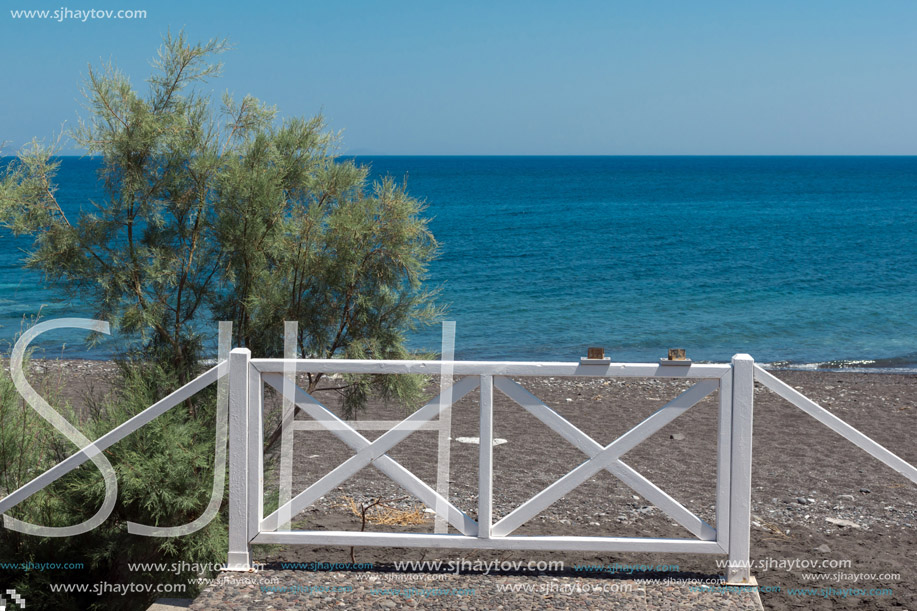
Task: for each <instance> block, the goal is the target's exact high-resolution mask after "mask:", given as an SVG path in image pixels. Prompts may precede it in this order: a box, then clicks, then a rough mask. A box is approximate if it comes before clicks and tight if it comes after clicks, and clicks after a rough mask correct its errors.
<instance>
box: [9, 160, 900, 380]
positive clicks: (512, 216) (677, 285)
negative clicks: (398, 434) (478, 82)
mask: <svg viewBox="0 0 917 611" xmlns="http://www.w3.org/2000/svg"><path fill="white" fill-rule="evenodd" d="M357 160H358V161H359V162H360V163H365V164H368V165H370V166H371V167H372V172H373V174H374V175H376V176H381V175H386V174H388V175H392V176H394V177H396V178H398V179H399V180H400V179H402V178H405V177H406V179H407V184H408V190H409V192H410V193H411V194H412V195H414V196H415V197H418V198H422V199H423V200H425V201H426V203H427V205H428V208H427V215H428V216H429V217H431V219H432V220H431V223H430V226H431V228H432V231H433V233H434V235H435V236H436V238H437V240H438V241H439V242H440V244H441V248H442V251H441V256H440V257H439V259H438V260H437V261H436V262H435V263H434V264H433V265H432V267H431V270H430V271H431V278H430V281H431V283H433V284H435V285H441V286H442V288H443V292H442V300H443V302H445V303H446V304H448V306H449V314H448V316H447V319H448V320H454V321H456V344H455V346H456V355H457V357H458V358H463V359H501V360H502V359H512V360H574V359H577V358H578V357H580V356H584V355H585V352H586V348H587V347H588V346H603V347H604V348H605V350H606V353H607V354H609V355H610V356H611V357H612V358H613V359H614V360H616V361H655V360H657V359H658V358H660V357H664V356H665V355H666V351H667V349H668V348H674V347H679V348H685V349H686V350H687V352H688V356H689V357H690V358H692V359H694V360H701V361H725V360H728V359H729V358H730V357H731V356H732V355H733V354H736V353H739V352H747V353H749V354H751V355H752V356H753V357H755V359H756V360H757V361H759V362H766V363H779V364H781V365H784V366H792V367H800V368H815V367H826V368H836V369H869V370H874V371H892V370H898V369H911V370H913V369H914V368H915V367H917V157H359V158H357ZM97 164H98V161H97V160H95V159H91V158H64V159H63V165H62V168H61V171H60V174H59V177H58V179H59V183H60V190H59V200H60V201H61V204H62V205H63V206H64V207H65V209H67V210H68V212H69V213H71V214H77V213H78V212H77V211H78V210H79V209H80V208H81V207H83V208H85V207H87V206H88V205H89V203H88V202H89V200H91V199H96V200H100V199H101V198H102V196H101V193H100V190H99V187H98V185H97V183H96V175H95V169H96V167H97ZM0 239H2V242H0V243H2V248H0V325H2V327H0V340H5V341H11V340H13V338H14V337H15V334H16V333H17V332H18V331H19V329H20V328H21V326H22V322H23V320H24V318H28V317H30V316H33V315H35V314H36V313H37V312H38V310H39V308H41V309H42V316H43V317H44V318H45V319H47V318H55V317H59V316H87V317H91V316H92V315H93V307H92V304H91V303H88V302H86V301H83V300H81V299H80V298H79V295H67V294H63V293H62V292H61V291H60V290H58V289H53V288H49V287H47V286H46V285H45V284H43V282H42V279H41V277H40V276H38V275H36V274H34V273H31V272H25V271H23V270H22V269H21V267H20V265H21V258H22V252H23V249H26V248H27V247H28V242H27V241H25V240H22V239H16V238H13V237H11V236H10V235H9V234H8V233H7V232H5V230H2V229H0ZM215 330H216V329H215V325H214V335H215ZM278 332H280V330H278ZM80 338H81V336H80V335H79V334H75V335H69V336H65V335H59V336H54V337H52V336H50V335H49V336H48V337H47V338H45V339H44V340H43V342H42V344H41V345H42V347H43V350H44V351H45V354H43V355H44V356H60V355H63V356H65V357H70V358H109V357H111V356H113V355H114V354H116V353H117V352H118V351H120V350H122V349H123V343H121V344H119V343H118V342H117V341H113V342H108V343H102V344H101V345H99V346H96V347H92V348H89V347H86V346H85V345H83V344H82V343H81V339H80ZM65 340H66V342H67V343H66V346H64V347H62V346H61V344H62V342H64V341H65ZM411 345H412V346H413V347H415V348H427V349H431V350H434V351H438V348H439V345H440V332H439V329H438V328H431V329H428V330H427V331H424V332H421V333H418V334H415V335H414V336H412V337H411Z"/></svg>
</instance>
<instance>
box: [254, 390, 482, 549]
mask: <svg viewBox="0 0 917 611" xmlns="http://www.w3.org/2000/svg"><path fill="white" fill-rule="evenodd" d="M263 376H264V381H265V382H266V383H267V384H269V385H271V386H273V387H274V388H275V389H277V390H278V391H279V392H280V393H283V392H284V390H283V388H284V378H283V376H282V375H281V374H270V373H265V374H263ZM479 384H480V378H479V377H477V376H469V377H466V378H463V379H462V380H460V381H459V382H457V383H456V384H455V385H454V386H453V387H452V401H453V402H455V401H458V400H459V399H461V398H462V397H464V396H465V395H466V394H468V393H469V392H471V391H472V390H474V389H475V388H477V387H478V385H479ZM295 393H296V396H295V398H292V400H294V401H295V403H296V405H298V406H299V407H301V408H302V409H303V410H304V411H305V412H306V413H307V414H309V416H311V417H312V418H313V419H315V420H316V421H318V422H320V423H321V424H322V425H323V426H325V428H326V429H328V430H329V431H330V432H331V433H333V434H334V435H335V436H336V437H338V438H339V439H340V440H341V441H343V442H344V443H345V444H347V446H349V447H350V448H351V449H352V450H355V451H356V452H357V453H356V454H354V455H353V456H352V457H350V458H349V459H347V460H346V461H344V462H343V463H341V464H340V465H339V466H338V467H336V468H335V469H333V470H332V471H331V472H329V473H328V474H326V475H325V476H324V477H322V478H320V479H319V480H318V481H317V482H315V483H313V484H312V485H311V486H309V487H308V488H306V489H305V490H304V491H302V492H301V493H299V494H298V495H296V496H295V497H294V498H293V499H292V500H290V501H289V502H288V503H286V504H285V505H284V506H282V507H280V508H278V509H277V511H275V512H273V513H272V514H271V515H269V516H267V517H266V518H264V520H262V522H261V529H260V530H262V531H273V530H277V528H278V526H279V518H280V515H281V514H282V513H283V512H284V511H286V512H288V513H286V514H285V515H295V514H297V513H299V512H300V511H302V510H303V509H305V508H306V507H308V506H309V505H311V504H312V503H314V502H315V501H317V500H318V499H320V498H321V497H322V496H324V495H326V494H327V493H328V492H330V491H331V490H333V489H334V488H335V487H337V486H338V485H340V484H341V483H342V482H344V481H346V480H347V479H349V478H350V477H351V476H353V475H354V474H356V473H357V472H358V471H359V470H360V469H362V468H363V467H365V466H366V465H369V464H372V465H373V466H375V467H376V468H378V469H379V470H380V471H382V472H383V473H385V474H386V475H388V476H389V477H390V478H392V480H393V481H394V482H396V483H397V484H399V485H401V486H402V487H403V488H404V489H405V490H407V491H408V492H410V493H411V494H413V495H414V496H416V497H417V498H419V499H420V500H421V501H422V502H423V503H424V504H425V505H427V507H432V508H434V509H435V508H436V507H437V506H438V505H437V503H440V505H439V506H440V507H445V508H446V515H445V516H443V517H445V518H446V519H447V520H448V521H449V523H450V524H452V525H453V526H454V527H455V528H456V529H457V530H459V531H460V532H461V533H462V534H465V535H474V534H476V533H477V528H478V526H477V522H475V521H474V520H472V519H471V518H470V517H468V516H467V515H466V514H465V513H464V512H462V510H460V509H459V508H457V507H456V506H455V505H453V504H452V503H451V502H449V500H448V499H445V498H443V497H442V496H441V495H440V494H439V493H438V492H436V491H435V490H434V489H433V488H431V487H430V486H428V485H427V484H426V483H425V482H424V481H423V480H421V479H420V478H418V477H417V476H416V475H414V474H413V473H411V472H410V471H408V470H407V469H405V468H404V467H403V466H402V465H401V464H400V463H398V462H397V461H395V460H393V459H392V458H391V457H389V456H386V455H385V453H386V452H388V451H389V450H390V449H391V448H392V447H394V446H395V445H397V444H398V443H400V442H401V441H403V440H404V439H405V438H406V437H408V435H410V434H411V433H413V432H414V431H415V430H417V426H416V425H417V424H418V423H421V422H426V421H428V420H430V419H432V418H433V417H434V416H436V415H438V414H439V413H440V411H441V409H442V408H443V407H444V405H440V402H439V397H437V398H435V399H433V400H432V401H430V402H429V403H427V404H426V405H425V406H423V407H422V408H420V409H419V410H417V411H416V412H414V413H413V414H411V415H410V416H408V417H407V418H405V419H404V420H402V421H401V422H399V423H398V424H397V425H395V426H394V427H393V428H392V429H391V430H389V431H388V432H386V433H384V434H383V435H381V436H379V437H378V438H377V439H376V440H375V441H373V442H370V441H369V440H368V439H367V438H366V437H364V436H363V435H361V434H360V433H358V432H357V431H356V429H354V428H353V427H351V426H350V425H349V424H347V423H346V422H345V421H343V420H341V419H340V418H338V417H337V416H335V415H334V414H333V413H332V412H331V411H329V410H328V408H326V407H325V406H323V405H322V404H321V403H319V402H318V401H316V400H315V398H313V397H312V396H311V395H309V394H308V393H307V392H305V391H304V390H302V389H301V388H299V387H298V386H297V387H295ZM286 398H288V399H291V397H286Z"/></svg>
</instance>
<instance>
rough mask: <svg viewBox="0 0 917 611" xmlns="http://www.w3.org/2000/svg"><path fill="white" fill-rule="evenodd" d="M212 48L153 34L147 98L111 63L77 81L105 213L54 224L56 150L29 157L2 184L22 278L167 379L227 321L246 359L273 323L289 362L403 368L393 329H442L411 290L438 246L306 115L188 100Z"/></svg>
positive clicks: (62, 218) (80, 139)
mask: <svg viewBox="0 0 917 611" xmlns="http://www.w3.org/2000/svg"><path fill="white" fill-rule="evenodd" d="M226 48H227V45H226V43H225V42H224V41H211V42H209V43H207V44H204V45H190V44H189V43H187V41H186V40H185V38H184V35H179V36H177V37H172V36H166V38H165V39H164V43H163V46H162V48H161V49H160V53H159V59H158V61H157V62H155V64H154V66H155V69H156V71H155V72H154V74H153V76H151V77H150V79H149V81H148V82H149V89H148V91H147V93H146V94H145V95H141V94H140V93H138V92H137V90H135V89H134V87H133V86H132V85H131V83H130V82H129V80H128V79H127V77H126V76H125V75H123V74H122V73H120V72H118V71H117V70H116V69H115V68H113V67H112V66H106V67H104V68H103V69H102V70H101V71H99V70H95V69H90V71H89V77H88V79H87V82H86V87H85V96H86V100H87V104H86V106H87V110H88V111H89V116H88V118H87V119H85V120H84V121H82V122H81V123H80V126H79V128H78V129H76V130H75V131H74V132H73V134H72V136H73V137H74V139H75V141H76V143H78V144H79V145H81V146H83V147H84V148H85V149H86V150H87V151H88V152H89V153H92V154H99V155H101V157H102V159H103V160H104V162H103V166H102V169H101V171H100V174H99V180H100V181H101V182H102V184H103V185H104V190H105V193H106V197H105V200H104V201H102V202H93V209H91V210H87V211H84V213H83V214H82V215H80V217H79V219H75V220H71V219H68V218H67V217H66V215H65V214H64V213H63V211H62V210H61V208H60V206H59V205H58V204H57V200H56V197H55V186H54V175H55V171H56V170H57V164H58V162H57V161H55V159H54V157H53V155H52V154H53V152H54V150H55V149H54V147H44V146H41V145H40V144H37V143H33V144H32V145H31V146H29V147H26V148H25V149H24V150H23V151H22V152H21V153H20V155H19V157H18V159H17V160H16V162H14V163H13V164H11V165H10V166H9V167H8V168H7V170H6V175H5V176H4V177H3V179H2V180H0V224H3V225H5V226H6V227H8V228H9V229H11V230H12V231H13V232H15V233H17V234H30V235H32V236H34V239H35V242H34V248H33V250H32V251H31V253H30V255H29V258H28V260H27V265H28V266H29V267H31V268H34V269H38V270H41V271H42V272H44V274H45V275H46V277H47V278H48V279H49V280H50V281H52V282H55V283H57V284H59V285H61V286H63V287H65V288H67V289H69V290H78V291H80V292H81V293H82V294H85V295H87V296H88V297H90V298H91V299H92V301H93V302H94V303H98V304H99V305H98V313H97V315H98V317H99V318H102V319H105V320H108V321H109V322H111V323H112V324H113V325H114V326H115V327H116V328H118V329H119V330H120V331H121V332H122V333H136V334H139V335H140V336H141V337H142V345H143V347H144V354H145V356H147V357H152V358H154V359H155V360H156V361H157V362H158V363H160V364H162V365H163V366H166V367H168V368H170V369H171V370H173V371H175V372H176V373H177V374H178V379H179V381H181V382H185V381H188V380H189V379H190V376H191V375H192V372H193V371H194V369H195V366H196V365H195V364H196V362H197V361H198V357H199V354H200V343H201V342H200V337H199V335H198V333H197V332H196V331H195V329H196V328H200V326H201V325H200V323H202V322H203V321H204V320H206V319H208V318H216V319H218V320H230V321H233V322H234V323H235V324H234V331H233V332H234V340H235V344H236V345H241V346H247V347H249V348H251V349H252V351H253V352H254V353H255V354H257V355H259V356H274V355H279V354H280V353H281V350H280V347H281V337H282V322H283V321H284V320H288V321H294V320H295V321H298V322H299V325H300V326H299V329H300V335H299V350H300V352H301V354H302V355H304V356H311V357H317V358H333V357H335V356H350V357H353V356H358V355H359V356H361V357H363V358H392V357H395V356H404V355H405V350H404V341H405V332H406V331H408V330H410V329H412V328H414V327H416V326H417V325H423V324H428V323H430V322H431V321H433V320H435V319H436V318H437V316H439V314H440V310H439V309H438V308H437V307H436V306H435V305H434V300H435V297H436V292H435V291H431V290H429V289H427V288H425V287H424V281H425V279H426V276H427V266H428V264H429V262H430V261H431V260H432V259H433V258H434V257H435V256H436V252H437V244H436V241H435V240H434V238H433V236H432V235H431V233H430V231H429V229H428V219H426V218H424V217H423V210H424V207H423V205H422V203H421V202H419V201H417V200H416V199H414V198H411V197H410V196H409V195H408V194H407V192H406V189H405V186H404V185H397V184H396V183H395V182H394V181H393V180H391V179H385V180H382V181H380V182H377V183H375V184H372V185H370V184H369V181H368V171H367V169H366V168H364V167H360V166H358V165H356V164H355V163H354V162H352V161H345V160H341V159H338V158H336V157H335V152H336V148H337V145H338V139H337V136H336V135H335V134H332V133H330V132H328V131H327V129H326V126H325V123H324V120H323V119H322V117H321V116H317V117H314V118H312V119H304V118H290V119H286V120H278V119H277V118H276V111H275V110H274V109H272V108H269V107H267V106H265V105H264V104H263V103H261V102H259V101H258V100H256V99H255V98H252V97H251V96H246V97H245V98H243V99H242V100H241V102H239V101H236V100H234V99H233V98H232V97H231V96H230V95H228V94H227V95H225V96H224V97H223V101H222V106H221V108H220V109H218V110H214V109H213V108H212V104H211V100H210V98H209V97H207V96H206V95H203V94H202V93H201V91H200V90H199V88H198V87H197V85H198V84H199V83H202V82H205V81H207V80H208V79H210V78H213V77H215V76H216V75H217V74H218V73H219V65H218V64H214V63H212V62H211V59H212V57H213V56H214V55H216V54H219V53H221V52H223V51H224V50H225V49H226ZM321 377H322V376H321V375H318V376H314V378H313V379H312V380H310V390H313V391H314V390H316V388H317V387H318V386H317V385H318V381H319V380H320V379H321ZM417 385H418V383H417V381H416V380H415V381H411V380H408V381H406V382H404V386H403V387H402V388H401V390H400V391H398V392H395V393H394V394H393V396H400V397H403V396H407V395H408V394H410V392H409V391H410V389H412V388H414V387H416V386H417ZM358 394H359V393H351V396H352V397H356V396H358ZM351 405H354V406H355V405H356V404H353V403H351Z"/></svg>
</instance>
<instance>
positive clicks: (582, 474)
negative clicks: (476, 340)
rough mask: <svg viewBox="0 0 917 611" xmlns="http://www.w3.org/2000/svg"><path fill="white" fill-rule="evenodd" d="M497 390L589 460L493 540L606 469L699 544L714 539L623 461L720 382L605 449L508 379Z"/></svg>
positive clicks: (497, 529) (498, 528)
mask: <svg viewBox="0 0 917 611" xmlns="http://www.w3.org/2000/svg"><path fill="white" fill-rule="evenodd" d="M494 386H496V387H497V388H498V389H500V390H501V391H502V392H503V394H505V395H506V396H507V397H509V398H510V399H512V400H513V401H515V402H516V403H518V404H519V405H521V406H522V407H524V408H525V409H526V411H528V412H529V413H530V414H532V415H533V416H535V417H536V418H538V419H539V420H540V421H541V422H543V423H544V424H545V425H547V426H548V428H550V429H551V430H553V431H555V432H556V433H559V434H560V436H561V437H563V438H564V439H566V440H567V441H568V442H569V443H571V444H572V445H574V446H576V447H577V448H578V449H579V450H581V451H582V452H583V453H584V454H586V455H587V456H589V460H587V461H586V462H584V463H582V464H581V465H580V466H578V467H577V468H575V469H574V470H573V471H571V472H570V473H568V474H567V475H565V476H563V477H562V478H560V479H559V480H557V481H556V482H554V483H553V484H551V485H550V486H548V487H547V488H545V489H544V490H542V491H541V492H540V493H538V494H537V495H535V496H534V497H532V498H531V499H529V500H528V501H526V502H525V503H524V504H522V505H520V506H519V507H518V508H516V509H515V510H514V511H512V512H511V513H509V514H508V515H506V516H505V517H504V518H503V519H502V520H500V521H499V522H497V523H496V524H494V525H493V528H492V530H491V534H492V536H495V537H504V536H506V535H508V534H510V533H511V532H513V531H514V530H516V529H517V528H519V526H521V525H522V524H524V523H525V522H527V521H529V520H531V519H532V518H534V517H535V516H536V515H538V514H539V513H541V512H542V511H544V510H545V509H547V508H548V507H549V506H550V505H551V504H553V503H554V502H556V501H557V500H559V499H560V498H561V497H563V496H564V495H566V494H568V493H569V492H571V491H572V490H573V489H574V488H576V487H577V486H579V485H580V484H582V483H583V482H585V481H587V480H588V479H589V478H590V477H592V476H593V475H595V474H596V473H598V472H599V471H602V470H603V469H604V470H607V471H608V472H610V473H611V474H612V475H614V476H615V477H617V478H618V479H620V480H621V481H622V482H623V483H624V484H626V485H627V486H629V487H630V488H631V489H632V490H634V491H635V492H637V493H638V494H640V495H641V496H643V497H644V498H645V499H646V500H648V501H649V502H651V503H653V504H654V505H656V506H657V507H659V508H660V509H661V510H662V511H663V512H665V513H666V515H668V516H669V517H671V518H672V519H673V520H675V521H676V522H678V523H679V524H681V525H682V526H684V527H685V528H686V529H687V530H688V531H690V532H691V533H692V534H694V535H695V536H696V537H697V538H699V539H701V540H704V541H713V540H715V539H716V530H715V529H714V528H713V527H711V526H710V525H709V524H707V523H706V522H704V521H703V520H701V519H700V518H698V517H697V516H696V515H694V514H693V513H691V512H690V511H689V510H688V509H686V508H685V507H684V506H683V505H682V504H681V503H679V502H678V501H676V500H675V499H673V498H672V497H670V496H669V495H668V494H666V493H665V492H663V491H662V490H660V489H659V488H658V487H657V486H656V485H655V484H653V483H652V482H651V481H649V480H648V479H646V478H645V477H643V476H642V475H640V474H639V473H638V472H637V471H635V470H633V469H632V468H631V467H629V466H628V465H626V464H624V463H623V462H622V461H621V460H620V456H621V455H623V454H626V453H627V452H629V451H630V450H632V449H633V448H634V447H636V446H637V444H639V443H640V442H642V441H643V440H645V439H647V438H648V437H650V436H651V435H653V434H654V433H655V432H657V431H658V430H659V429H661V428H662V427H664V426H665V425H666V424H668V423H669V422H671V421H672V420H674V419H675V418H677V417H678V416H680V415H681V414H683V413H684V412H685V411H687V410H688V409H689V408H690V407H692V406H694V405H696V404H697V403H698V402H699V401H700V400H702V399H703V398H704V397H706V396H707V395H709V394H710V393H712V392H713V391H714V390H716V389H717V388H718V387H719V383H718V381H717V380H701V381H700V382H698V383H697V384H695V385H694V386H692V387H691V388H689V389H688V390H686V391H685V392H684V393H682V394H681V395H679V396H678V397H677V398H675V399H673V400H672V401H670V402H669V403H667V404H666V405H665V406H663V407H662V408H661V409H659V410H658V411H657V412H656V413H654V414H653V415H652V416H650V417H649V418H647V419H646V420H644V421H643V422H641V423H640V424H638V425H637V426H636V427H634V428H633V429H631V430H630V431H628V432H627V433H625V434H624V435H622V436H621V437H619V438H618V439H616V440H615V441H613V442H612V443H610V444H608V445H607V446H602V445H601V444H600V443H598V442H597V441H595V440H594V439H592V438H591V437H589V435H587V434H586V433H584V432H583V431H581V430H580V429H578V428H577V427H576V426H574V425H573V424H571V423H570V421H569V420H567V419H565V418H564V417H562V416H561V415H560V414H558V413H557V412H555V411H554V410H552V409H551V408H549V407H548V406H547V405H545V404H544V403H542V402H541V401H540V400H539V399H538V398H537V397H536V396H534V395H533V394H531V393H530V392H529V391H528V390H526V389H525V388H523V387H522V386H521V385H519V384H518V383H516V382H514V381H512V380H510V379H509V378H505V377H502V376H499V377H496V378H494Z"/></svg>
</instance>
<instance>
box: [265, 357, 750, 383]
mask: <svg viewBox="0 0 917 611" xmlns="http://www.w3.org/2000/svg"><path fill="white" fill-rule="evenodd" d="M251 364H252V365H253V366H254V367H255V368H256V369H257V370H258V371H261V372H262V373H284V372H285V371H289V370H292V369H295V370H296V371H298V372H310V373H319V372H322V373H376V374H391V373H422V374H427V375H440V374H442V373H443V372H444V371H450V370H451V372H452V374H453V375H459V376H464V375H501V376H559V377H563V376H581V377H595V378H603V377H604V378H613V377H633V378H721V377H723V376H724V375H726V374H727V373H728V372H729V371H731V368H732V366H731V365H729V364H719V363H717V364H695V363H691V364H690V365H663V364H660V363H608V364H601V365H592V364H583V363H575V362H574V363H561V362H534V361H412V360H391V361H387V360H350V359H251Z"/></svg>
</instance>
